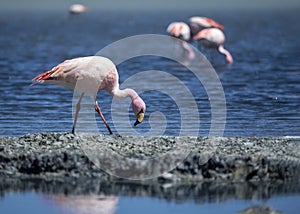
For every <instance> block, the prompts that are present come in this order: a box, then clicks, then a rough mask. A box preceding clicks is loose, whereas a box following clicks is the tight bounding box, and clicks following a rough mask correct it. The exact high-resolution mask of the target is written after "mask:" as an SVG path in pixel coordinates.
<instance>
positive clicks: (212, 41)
mask: <svg viewBox="0 0 300 214" xmlns="http://www.w3.org/2000/svg"><path fill="white" fill-rule="evenodd" d="M193 39H194V40H199V41H200V42H201V44H202V45H203V46H204V47H206V48H209V49H212V48H217V49H218V51H219V52H220V53H221V54H224V55H225V57H226V62H227V64H232V63H233V58H232V56H231V54H230V52H229V51H228V50H226V49H225V48H224V43H225V35H224V33H223V32H222V31H221V30H220V29H219V28H206V29H203V30H201V31H200V32H199V33H197V34H196V35H195V36H194V37H193Z"/></svg>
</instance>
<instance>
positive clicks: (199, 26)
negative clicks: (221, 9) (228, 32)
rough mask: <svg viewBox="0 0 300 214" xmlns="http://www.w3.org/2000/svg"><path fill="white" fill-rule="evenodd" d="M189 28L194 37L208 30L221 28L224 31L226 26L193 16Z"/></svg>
mask: <svg viewBox="0 0 300 214" xmlns="http://www.w3.org/2000/svg"><path fill="white" fill-rule="evenodd" d="M189 26H190V29H191V34H192V35H193V36H194V35H196V34H197V33H198V32H200V31H201V30H203V29H206V28H220V29H222V30H224V26H223V25H222V24H220V23H218V22H216V21H215V20H213V19H210V18H207V17H203V16H193V17H191V18H189Z"/></svg>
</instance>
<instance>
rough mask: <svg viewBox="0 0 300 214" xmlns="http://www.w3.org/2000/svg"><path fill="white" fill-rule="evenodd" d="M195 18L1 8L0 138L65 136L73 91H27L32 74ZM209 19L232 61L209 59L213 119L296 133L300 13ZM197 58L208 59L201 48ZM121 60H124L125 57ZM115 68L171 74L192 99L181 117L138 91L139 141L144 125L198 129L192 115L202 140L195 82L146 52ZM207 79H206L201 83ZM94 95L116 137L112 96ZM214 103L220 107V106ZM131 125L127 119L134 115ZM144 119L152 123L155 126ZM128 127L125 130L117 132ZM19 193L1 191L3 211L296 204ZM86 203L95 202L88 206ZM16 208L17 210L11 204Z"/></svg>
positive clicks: (200, 95) (204, 118)
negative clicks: (218, 93) (219, 28)
mask: <svg viewBox="0 0 300 214" xmlns="http://www.w3.org/2000/svg"><path fill="white" fill-rule="evenodd" d="M192 15H199V14H197V13H195V12H194V11H186V12H182V13H178V12H177V13H175V12H173V13H172V12H169V13H160V12H159V11H157V12H148V13H139V12H134V13H119V12H118V13H117V12H101V13H97V12H96V11H94V12H90V13H86V14H82V15H80V16H69V15H68V14H67V13H65V12H61V13H60V12H54V13H53V12H52V13H50V12H49V13H39V12H31V13H25V12H24V13H9V14H8V13H4V12H2V13H1V14H0V29H1V34H0V74H1V75H0V82H1V83H0V95H1V99H0V135H1V136H11V135H14V136H20V135H24V134H27V133H36V132H69V131H71V128H72V99H73V91H71V90H68V89H65V88H62V87H58V86H55V85H43V84H38V85H35V86H30V84H31V79H32V78H33V77H35V76H36V75H38V74H39V73H41V72H43V71H46V70H48V69H51V68H52V67H53V66H55V65H57V64H58V63H60V62H62V61H64V60H66V59H70V58H74V57H79V56H88V55H94V54H96V53H97V52H98V51H99V50H100V49H102V48H104V47H105V46H107V45H109V44H111V43H113V42H115V41H118V40H120V39H122V38H125V37H128V36H133V35H137V34H147V33H155V34H164V35H165V29H166V26H167V25H168V24H169V23H170V22H172V21H174V20H186V19H187V18H188V17H189V16H192ZM200 15H207V14H200ZM207 16H210V17H213V18H214V19H216V20H219V21H220V22H222V23H223V24H224V25H225V34H226V36H227V42H226V44H225V47H226V48H228V50H230V52H231V53H232V55H233V57H234V59H235V62H234V64H233V65H232V66H226V65H224V59H223V58H222V56H220V55H218V53H214V55H213V58H214V61H213V67H214V69H215V70H216V72H217V74H218V77H219V79H220V82H221V84H222V87H223V90H224V95H225V98H226V112H227V117H226V121H216V122H217V123H220V124H222V123H224V122H226V124H225V123H224V124H225V131H224V135H226V136H284V135H298V136H299V135H300V111H299V109H300V108H299V107H300V40H299V35H300V34H299V27H298V25H299V24H298V23H299V22H298V20H299V19H300V16H299V13H298V11H297V12H295V11H291V12H290V11H288V12H277V13H271V12H262V11H260V12H255V13H251V12H245V13H244V12H238V11H236V12H231V13H228V12H223V13H216V12H213V13H209V15H207ZM287 23H288V24H287ZM129 48H130V47H129ZM132 48H136V47H132ZM204 53H205V54H207V56H209V55H208V54H209V53H208V52H204ZM118 54H125V55H126V51H125V52H124V53H118ZM118 70H119V75H120V82H121V83H123V82H124V81H126V80H127V79H128V78H129V77H131V76H132V75H135V74H138V73H139V72H141V71H149V70H159V71H164V72H168V73H169V74H171V75H173V76H174V77H176V78H177V79H179V80H180V81H181V82H182V83H183V84H184V85H186V87H187V88H188V89H189V90H190V92H191V94H192V95H193V96H194V97H195V102H196V105H197V108H198V110H197V109H196V110H193V111H191V110H190V109H189V110H188V111H187V112H180V110H179V109H178V105H177V104H178V103H176V101H174V100H173V99H172V98H171V97H170V96H169V95H168V94H164V93H162V92H161V91H156V90H149V91H145V92H144V93H142V94H141V97H142V98H143V99H144V100H145V102H146V104H147V112H146V116H145V122H143V123H142V124H140V125H139V126H138V127H137V128H136V129H135V130H136V131H137V132H138V133H140V134H142V135H143V134H147V133H148V134H149V133H153V132H151V129H153V128H155V130H158V131H161V130H163V133H160V132H157V133H159V134H164V135H179V134H180V131H181V128H182V127H181V119H182V118H183V116H187V118H188V121H186V122H187V123H186V124H188V125H189V127H188V128H190V130H197V129H198V127H196V125H195V124H194V123H193V122H191V121H193V119H195V118H194V116H193V115H194V113H195V112H196V113H199V115H200V129H199V131H198V132H197V135H201V136H205V135H208V134H209V131H210V127H211V119H212V115H211V114H212V111H211V105H210V101H211V98H210V97H209V96H208V93H207V92H206V90H205V88H204V87H203V85H202V83H201V82H200V81H199V80H198V79H197V78H196V77H195V75H193V74H192V73H191V72H190V71H189V70H188V69H187V68H186V67H185V66H183V65H181V64H179V63H177V62H174V61H172V60H167V59H165V58H162V57H155V56H143V57H137V58H134V59H130V60H128V61H126V62H123V63H121V64H119V65H118ZM158 78H160V77H157V76H155V75H153V77H152V79H151V81H149V79H147V80H148V81H147V82H146V81H143V80H140V81H139V82H136V84H134V85H132V86H131V87H132V88H135V87H138V85H140V86H141V85H142V86H143V85H147V84H150V83H153V82H156V81H158ZM204 79H205V77H204ZM160 80H161V79H160ZM205 81H207V82H209V80H207V79H205ZM166 82H167V80H166ZM173 92H174V93H175V94H176V96H178V97H181V98H182V96H181V92H182V91H181V90H173ZM212 93H214V91H212ZM97 98H98V102H99V104H100V106H101V108H102V111H103V113H104V115H105V117H106V118H107V120H108V123H109V124H110V125H111V127H112V130H113V132H115V133H116V127H115V124H114V123H113V121H112V116H111V115H112V114H111V102H112V99H111V97H110V95H109V94H108V93H107V92H101V93H100V94H98V97H97ZM120 102H121V101H120ZM220 107H222V108H223V107H224V105H221V106H220ZM128 112H131V110H129V111H128V109H124V113H123V111H122V109H121V110H120V112H119V113H120V114H121V115H122V114H127V115H128ZM164 118H166V121H167V122H166V123H165V124H163V123H162V122H161V120H159V119H164ZM130 119H134V116H133V115H132V112H131V115H130ZM223 119H224V118H223ZM97 121H98V127H99V132H100V133H107V130H106V129H105V127H104V125H103V124H102V123H101V121H100V119H99V118H97ZM149 121H151V122H152V127H151V125H150V123H149ZM131 122H132V121H131ZM162 125H163V126H165V128H166V129H165V130H164V129H162V128H161V126H162ZM130 128H131V127H129V126H128V125H124V126H122V127H121V129H120V130H128V129H130ZM129 134H130V133H129ZM24 185H25V184H24ZM3 187H4V186H3ZM51 187H53V185H51ZM20 189H22V188H19V189H14V191H8V192H11V193H8V192H4V193H1V195H4V197H3V198H1V200H0V210H1V211H2V210H4V211H7V212H8V213H9V212H10V213H20V212H22V213H32V208H34V210H35V211H36V213H41V212H45V213H46V211H47V212H48V213H86V211H87V210H88V208H86V206H88V207H89V208H91V207H95V206H98V205H99V206H100V207H101V208H102V209H103V208H104V209H110V208H111V209H116V211H115V213H133V212H134V211H139V212H135V213H141V212H142V211H143V212H145V213H155V212H164V213H187V212H188V213H196V212H197V213H199V211H200V212H201V211H202V212H203V213H206V212H209V213H236V212H238V211H241V210H243V209H246V208H248V207H250V206H253V205H256V204H266V205H269V206H271V207H273V208H274V209H276V210H281V211H284V213H295V212H296V211H295V210H296V208H297V207H298V204H297V201H299V194H297V192H296V193H293V194H291V193H289V192H285V193H284V191H283V192H282V195H281V192H280V191H279V192H278V193H276V194H274V195H272V194H267V196H266V197H265V198H259V199H257V200H254V201H253V200H251V197H252V196H248V195H247V194H248V193H247V189H244V193H245V195H246V199H245V200H240V198H238V197H236V198H235V197H233V199H232V200H229V201H226V200H225V202H224V201H218V200H213V201H211V202H209V200H208V201H206V202H204V203H203V204H198V203H195V202H194V201H193V200H191V201H187V202H186V201H185V202H184V203H182V204H181V203H180V201H179V203H175V202H174V201H172V202H168V200H162V199H157V198H155V197H153V198H151V197H150V196H149V195H147V194H145V197H138V196H137V197H130V196H128V197H122V193H120V194H119V195H118V194H117V195H113V194H112V196H111V195H109V196H105V195H104V196H105V197H104V196H100V195H97V194H96V196H90V195H89V194H86V192H85V191H83V193H81V192H79V193H77V194H75V196H72V195H68V192H65V191H58V192H55V194H54V193H53V194H51V193H50V196H49V195H48V194H47V193H48V188H46V190H44V191H41V192H34V191H33V189H35V188H34V187H32V188H31V189H30V188H29V190H28V189H27V190H26V191H25V193H20V194H19V193H18V191H19V190H20ZM167 190H168V189H165V191H167ZM112 192H113V191H112ZM270 192H272V191H270ZM136 193H138V191H137V192H136ZM283 193H284V194H283ZM80 194H83V195H80ZM237 195H239V194H237ZM133 196H135V195H133ZM287 196H289V197H287ZM199 197H201V195H200V196H199ZM253 197H255V195H253ZM242 198H243V197H242ZM77 200H78V203H76V204H77V205H82V207H80V206H78V210H76V209H75V208H76V206H74V202H76V201H77ZM175 201H176V198H175ZM80 202H83V203H82V204H81V203H80ZM91 203H92V204H93V203H96V204H94V205H90V204H91ZM16 204H18V206H15V205H16ZM97 204H98V205H97ZM23 205H24V206H23ZM25 205H26V206H25ZM66 207H67V208H66ZM105 207H107V208H105ZM116 207H117V208H116ZM27 208H28V209H27ZM29 208H30V210H29ZM68 208H69V210H68ZM70 208H71V210H70ZM72 208H74V209H75V210H74V209H73V210H72ZM175 211H176V212H175ZM89 213H92V211H91V212H89ZM95 213H113V211H109V210H104V211H103V210H101V209H99V210H97V212H95Z"/></svg>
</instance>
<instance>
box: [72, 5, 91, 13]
mask: <svg viewBox="0 0 300 214" xmlns="http://www.w3.org/2000/svg"><path fill="white" fill-rule="evenodd" d="M86 11H87V7H86V6H84V5H82V4H73V5H71V6H70V8H69V12H70V13H71V14H80V13H84V12H86Z"/></svg>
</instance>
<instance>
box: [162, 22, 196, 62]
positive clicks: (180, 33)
mask: <svg viewBox="0 0 300 214" xmlns="http://www.w3.org/2000/svg"><path fill="white" fill-rule="evenodd" d="M167 33H169V34H170V35H171V36H173V37H176V38H178V39H181V40H183V41H182V42H181V46H182V48H183V49H184V50H186V51H187V52H188V54H189V58H190V59H193V58H194V57H195V53H194V51H193V49H192V48H191V47H190V46H189V45H188V44H187V43H186V42H187V41H189V40H190V39H191V31H190V27H189V26H188V25H187V24H186V23H184V22H172V23H171V24H169V25H168V27H167Z"/></svg>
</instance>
